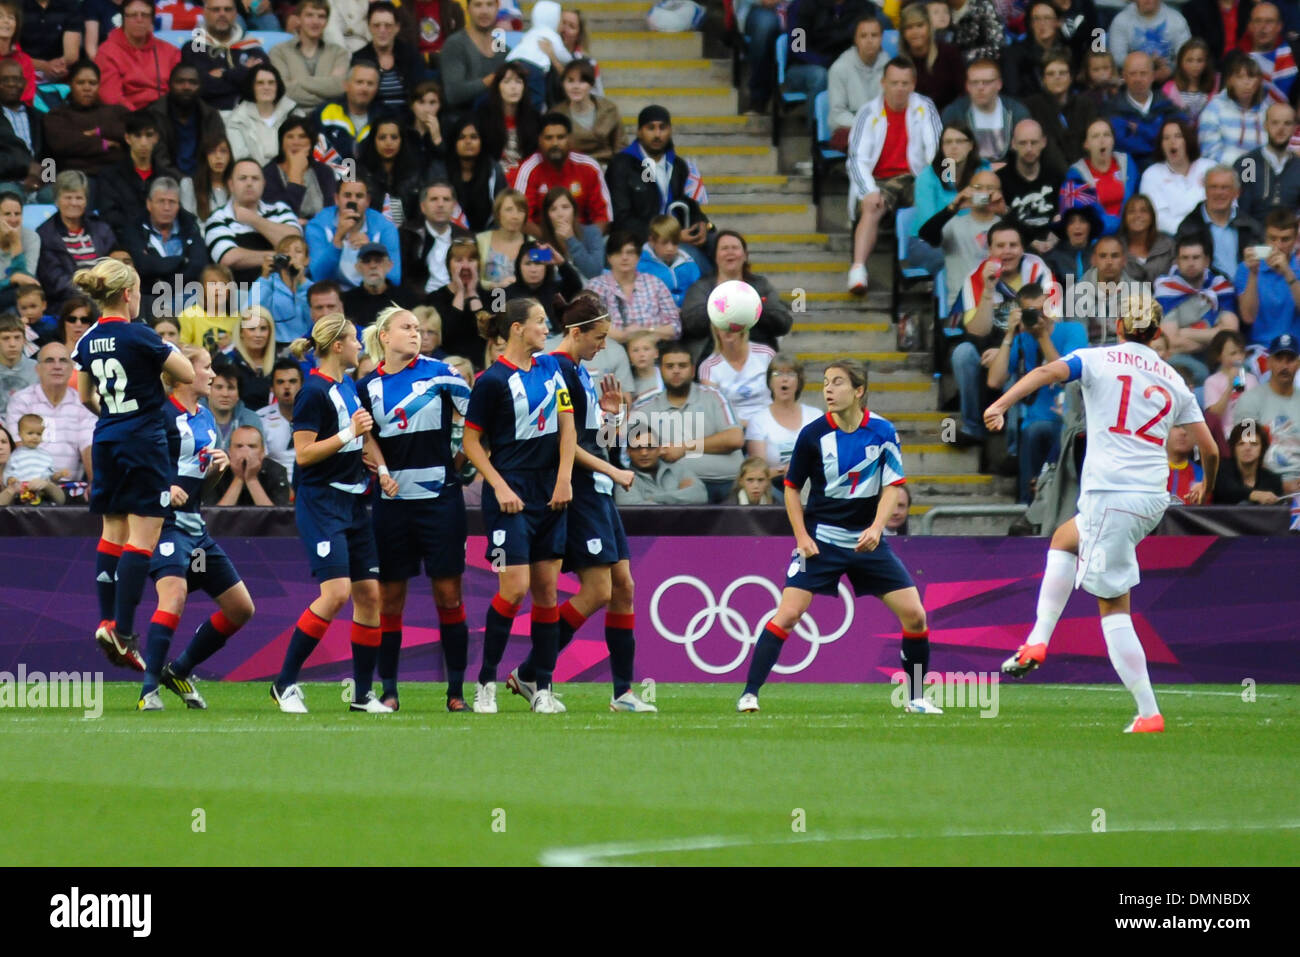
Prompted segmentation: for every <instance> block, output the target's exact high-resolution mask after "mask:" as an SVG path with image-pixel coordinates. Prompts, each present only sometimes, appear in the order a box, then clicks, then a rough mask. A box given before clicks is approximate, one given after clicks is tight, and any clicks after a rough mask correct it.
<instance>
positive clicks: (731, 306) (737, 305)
mask: <svg viewBox="0 0 1300 957" xmlns="http://www.w3.org/2000/svg"><path fill="white" fill-rule="evenodd" d="M762 314H763V299H762V297H760V296H759V294H758V293H757V292H756V291H755V289H754V287H753V286H751V285H750V284H749V283H747V282H744V281H743V280H740V279H728V280H727V281H726V282H724V283H721V284H719V285H717V286H714V287H713V291H712V292H711V293H709V321H710V322H711V323H713V326H714V328H715V329H717V330H719V331H720V332H743V331H745V330H746V329H752V328H753V327H754V323H756V322H758V317H759V316H761V315H762Z"/></svg>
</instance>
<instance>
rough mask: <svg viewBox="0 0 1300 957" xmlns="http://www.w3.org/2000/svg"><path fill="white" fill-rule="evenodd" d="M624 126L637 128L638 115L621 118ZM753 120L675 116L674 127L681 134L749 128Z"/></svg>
mask: <svg viewBox="0 0 1300 957" xmlns="http://www.w3.org/2000/svg"><path fill="white" fill-rule="evenodd" d="M664 62H665V63H692V62H694V61H692V60H665V61H664ZM620 119H621V120H622V121H623V125H624V126H633V127H634V126H636V114H635V113H633V114H630V115H628V116H623V117H620ZM751 119H753V117H750V116H733V115H731V114H730V113H726V114H720V115H718V116H674V117H673V126H675V127H677V131H678V132H680V133H689V132H691V127H692V126H705V125H708V126H747V125H748V124H749V121H750V120H751Z"/></svg>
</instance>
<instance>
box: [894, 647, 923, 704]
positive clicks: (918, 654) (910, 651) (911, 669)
mask: <svg viewBox="0 0 1300 957" xmlns="http://www.w3.org/2000/svg"><path fill="white" fill-rule="evenodd" d="M898 656H899V658H900V659H901V660H902V662H903V671H904V672H906V674H907V697H908V700H909V701H910V700H914V699H916V698H919V697H921V694H922V692H923V690H924V685H923V684H922V679H924V678H925V673H926V672H927V671H929V670H930V632H929V631H922V632H917V633H915V634H914V633H912V632H910V631H904V632H903V646H902V649H901V650H900V651H899V655H898Z"/></svg>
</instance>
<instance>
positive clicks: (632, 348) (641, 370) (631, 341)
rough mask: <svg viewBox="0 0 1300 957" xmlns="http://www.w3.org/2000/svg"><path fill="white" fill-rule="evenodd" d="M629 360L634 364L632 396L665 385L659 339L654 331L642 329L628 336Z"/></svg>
mask: <svg viewBox="0 0 1300 957" xmlns="http://www.w3.org/2000/svg"><path fill="white" fill-rule="evenodd" d="M627 361H628V363H629V364H630V365H631V366H632V398H634V399H639V398H640V397H641V396H643V395H645V394H646V393H647V392H653V391H654V390H655V389H662V388H663V387H664V379H663V376H661V375H660V374H659V340H658V339H656V338H655V334H654V332H653V331H651V330H649V329H642V330H641V331H639V332H634V333H632V335H630V336H628V339H627Z"/></svg>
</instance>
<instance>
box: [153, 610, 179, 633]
mask: <svg viewBox="0 0 1300 957" xmlns="http://www.w3.org/2000/svg"><path fill="white" fill-rule="evenodd" d="M149 621H150V622H152V623H153V624H155V625H162V626H163V627H164V628H168V629H170V630H171V631H175V630H176V626H177V625H179V624H180V623H181V616H180V615H173V614H172V613H171V612H169V611H163V610H162V609H158V610H157V611H155V612H154V613H153V617H152V618H150V619H149Z"/></svg>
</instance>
